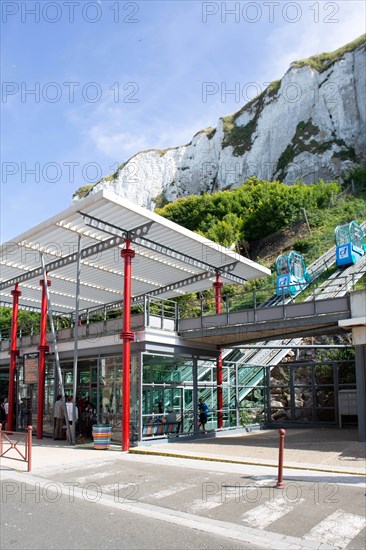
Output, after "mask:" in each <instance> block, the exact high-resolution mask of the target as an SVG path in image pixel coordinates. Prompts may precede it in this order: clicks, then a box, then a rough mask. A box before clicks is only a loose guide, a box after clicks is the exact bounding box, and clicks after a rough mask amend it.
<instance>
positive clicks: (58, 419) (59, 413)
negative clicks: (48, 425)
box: [53, 395, 65, 440]
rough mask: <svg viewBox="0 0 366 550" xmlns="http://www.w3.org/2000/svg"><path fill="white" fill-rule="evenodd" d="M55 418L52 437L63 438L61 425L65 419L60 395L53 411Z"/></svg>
mask: <svg viewBox="0 0 366 550" xmlns="http://www.w3.org/2000/svg"><path fill="white" fill-rule="evenodd" d="M53 416H54V419H55V437H54V439H56V440H57V439H63V432H62V427H63V425H64V421H65V410H64V406H63V403H62V395H58V396H57V399H56V403H55V408H54V412H53Z"/></svg>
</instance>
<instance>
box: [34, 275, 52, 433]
mask: <svg viewBox="0 0 366 550" xmlns="http://www.w3.org/2000/svg"><path fill="white" fill-rule="evenodd" d="M39 284H40V285H41V287H42V302H41V321H40V335H39V346H38V350H39V365H38V404H37V439H43V413H44V387H45V372H46V353H48V351H49V347H48V346H47V311H48V303H47V294H46V285H45V282H44V280H43V279H42V281H39ZM47 286H51V281H49V280H48V279H47Z"/></svg>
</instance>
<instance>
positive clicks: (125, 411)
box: [120, 239, 135, 451]
mask: <svg viewBox="0 0 366 550" xmlns="http://www.w3.org/2000/svg"><path fill="white" fill-rule="evenodd" d="M125 245H126V248H124V249H123V250H122V251H121V256H122V258H123V260H124V263H125V265H124V295H123V331H122V332H121V335H120V337H121V339H122V340H123V356H122V358H123V359H122V360H123V363H122V451H128V450H129V448H130V365H131V341H132V340H133V339H134V333H133V332H131V290H132V259H133V258H134V256H135V251H134V250H132V249H131V248H130V246H131V240H130V239H126V240H125Z"/></svg>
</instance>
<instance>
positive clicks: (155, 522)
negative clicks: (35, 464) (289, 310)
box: [1, 455, 366, 550]
mask: <svg viewBox="0 0 366 550" xmlns="http://www.w3.org/2000/svg"><path fill="white" fill-rule="evenodd" d="M364 481H365V479H364V478H362V477H361V476H350V475H344V476H342V475H335V474H325V473H318V472H302V471H295V470H292V471H290V470H289V471H288V472H286V473H285V484H286V486H285V488H284V489H277V488H275V482H276V476H275V472H274V471H273V469H271V468H265V467H256V466H244V465H233V464H219V463H212V462H209V463H208V462H204V461H193V460H187V459H177V458H168V457H153V456H136V455H122V456H120V457H119V458H116V460H108V461H104V460H98V461H93V462H90V463H88V462H87V463H85V464H84V465H83V466H80V464H79V465H74V466H70V467H63V468H62V469H61V470H60V468H59V467H55V468H52V467H51V468H47V469H46V470H45V471H42V472H40V471H37V472H34V473H33V475H29V474H24V473H14V472H10V471H9V472H7V471H4V470H3V471H2V488H1V524H2V530H1V549H2V550H8V549H13V548H14V549H28V548H29V549H31V548H35V549H36V548H39V549H43V548H52V549H53V548H55V549H56V548H57V549H58V548H60V549H61V548H62V549H65V548H66V549H68V548H70V549H73V548H89V549H90V550H93V549H94V548H95V549H97V548H106V549H117V548H119V549H121V548H122V549H139V548H144V549H155V548H156V549H158V548H159V549H160V548H161V549H165V548H166V549H185V550H190V549H196V548H197V549H198V548H200V549H201V548H202V549H205V548H210V549H211V550H215V549H221V548H222V549H226V548H228V549H229V548H233V549H234V548H243V549H246V548H248V549H249V548H251V549H255V548H267V549H272V548H273V549H274V548H279V549H281V550H287V549H290V548H291V549H296V548H299V549H302V548H322V549H326V548H347V549H349V550H356V549H363V548H364V547H365V540H366V519H365V487H364Z"/></svg>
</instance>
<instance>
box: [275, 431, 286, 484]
mask: <svg viewBox="0 0 366 550" xmlns="http://www.w3.org/2000/svg"><path fill="white" fill-rule="evenodd" d="M278 433H279V435H280V446H279V454H278V480H277V485H276V486H275V488H276V489H283V488H284V487H285V484H284V482H283V450H284V448H285V435H286V430H284V429H283V428H281V429H280V430H278Z"/></svg>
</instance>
